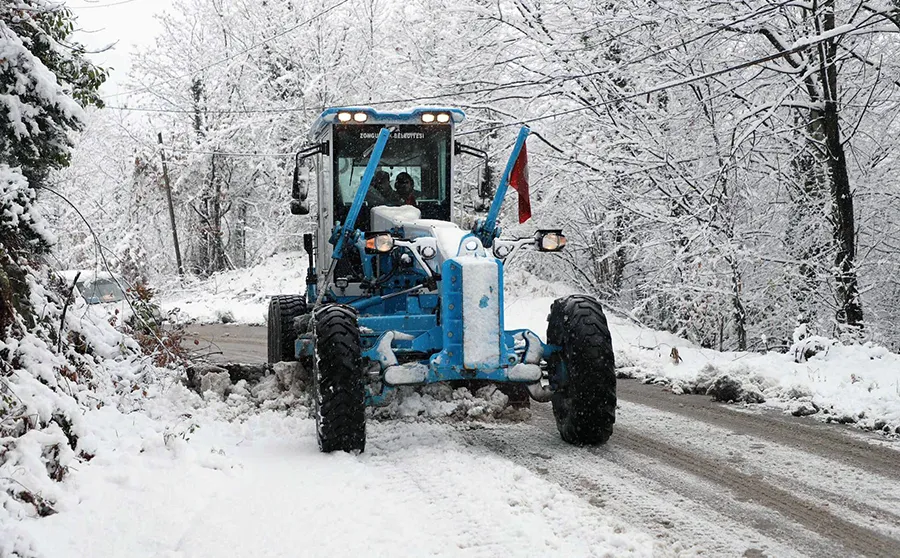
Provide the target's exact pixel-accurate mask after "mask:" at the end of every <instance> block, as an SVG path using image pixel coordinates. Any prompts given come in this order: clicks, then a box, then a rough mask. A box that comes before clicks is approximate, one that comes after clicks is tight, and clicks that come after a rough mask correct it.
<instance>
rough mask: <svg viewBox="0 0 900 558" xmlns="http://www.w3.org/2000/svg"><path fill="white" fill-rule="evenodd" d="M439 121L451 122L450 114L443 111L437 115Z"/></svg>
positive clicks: (443, 122)
mask: <svg viewBox="0 0 900 558" xmlns="http://www.w3.org/2000/svg"><path fill="white" fill-rule="evenodd" d="M437 121H438V122H440V123H441V124H446V123H447V122H450V115H449V114H447V113H446V112H442V113H440V114H438V115H437Z"/></svg>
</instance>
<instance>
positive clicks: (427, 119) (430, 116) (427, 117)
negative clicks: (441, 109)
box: [422, 112, 434, 124]
mask: <svg viewBox="0 0 900 558" xmlns="http://www.w3.org/2000/svg"><path fill="white" fill-rule="evenodd" d="M422 122H424V123H426V124H431V123H432V122H434V115H433V114H431V113H430V112H426V113H425V114H423V115H422Z"/></svg>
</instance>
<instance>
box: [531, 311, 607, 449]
mask: <svg viewBox="0 0 900 558" xmlns="http://www.w3.org/2000/svg"><path fill="white" fill-rule="evenodd" d="M547 321H548V326H547V342H548V343H549V344H551V345H557V346H559V347H560V350H559V351H557V352H555V353H553V354H552V355H551V356H550V358H549V359H548V365H549V372H550V385H551V387H553V388H554V393H553V396H552V398H551V402H552V404H553V415H554V416H555V417H556V427H557V429H558V430H559V433H560V435H561V436H562V439H563V440H565V441H566V442H568V443H570V444H576V445H597V444H603V443H605V442H606V441H607V440H608V439H609V437H610V436H611V435H612V431H613V423H615V422H616V370H615V357H614V356H613V348H612V339H611V337H610V334H609V326H608V325H607V323H606V316H605V315H604V314H603V308H602V307H601V306H600V303H599V302H598V301H597V300H596V299H594V298H592V297H589V296H584V295H574V296H568V297H565V298H560V299H557V300H556V301H555V302H554V303H553V306H552V307H551V308H550V316H548V318H547Z"/></svg>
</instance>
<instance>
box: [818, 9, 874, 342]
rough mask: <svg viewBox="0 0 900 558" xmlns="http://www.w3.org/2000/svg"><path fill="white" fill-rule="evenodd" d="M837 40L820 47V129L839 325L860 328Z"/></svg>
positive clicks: (828, 22)
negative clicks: (829, 202)
mask: <svg viewBox="0 0 900 558" xmlns="http://www.w3.org/2000/svg"><path fill="white" fill-rule="evenodd" d="M823 8H824V16H823V18H822V29H821V30H822V32H824V33H827V32H829V31H833V30H834V27H835V22H834V19H835V18H834V0H827V1H826V2H825V3H824V5H823ZM838 40H839V39H837V38H836V39H830V40H828V41H825V42H824V43H822V44H821V45H819V47H818V48H819V60H820V66H819V72H820V80H821V83H822V93H823V99H822V100H823V102H824V111H823V128H824V132H825V138H826V143H825V145H826V148H827V151H828V166H829V170H830V173H829V174H830V176H829V178H830V180H831V197H832V204H833V205H832V218H833V220H834V223H833V224H834V241H835V244H836V248H837V251H836V253H835V266H836V272H837V276H836V279H837V292H838V304H839V306H838V311H837V320H838V322H839V323H842V324H846V325H848V326H851V327H862V325H863V313H862V305H861V303H860V301H859V287H858V285H857V277H856V265H855V260H856V227H855V224H854V215H853V191H852V190H851V188H850V176H849V174H848V172H847V158H846V155H845V153H844V144H843V143H842V141H841V124H840V114H839V110H840V109H839V105H838V99H839V92H838V66H837V61H836V55H837V49H838Z"/></svg>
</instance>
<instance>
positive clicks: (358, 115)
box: [353, 112, 369, 122]
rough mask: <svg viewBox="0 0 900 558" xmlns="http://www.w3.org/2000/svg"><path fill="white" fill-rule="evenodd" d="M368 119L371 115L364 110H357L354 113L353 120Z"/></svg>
mask: <svg viewBox="0 0 900 558" xmlns="http://www.w3.org/2000/svg"><path fill="white" fill-rule="evenodd" d="M368 119H369V115H368V114H366V113H364V112H357V113H356V114H354V115H353V120H355V121H356V122H365V121H366V120H368Z"/></svg>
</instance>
